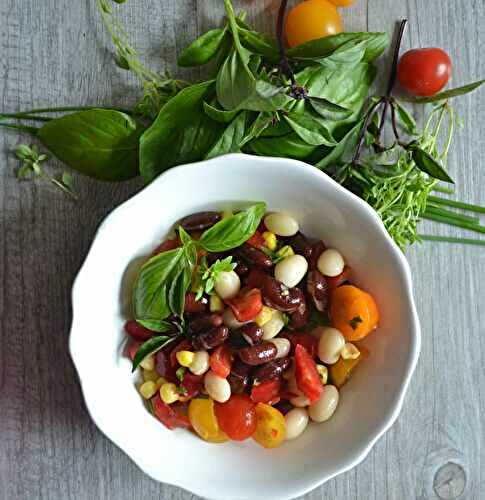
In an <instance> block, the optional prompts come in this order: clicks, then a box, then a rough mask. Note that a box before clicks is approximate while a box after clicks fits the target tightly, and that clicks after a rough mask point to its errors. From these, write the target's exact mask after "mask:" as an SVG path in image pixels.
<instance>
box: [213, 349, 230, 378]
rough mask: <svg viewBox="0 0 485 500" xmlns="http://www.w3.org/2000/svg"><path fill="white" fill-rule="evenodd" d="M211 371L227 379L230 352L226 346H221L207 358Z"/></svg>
mask: <svg viewBox="0 0 485 500" xmlns="http://www.w3.org/2000/svg"><path fill="white" fill-rule="evenodd" d="M209 365H210V367H211V370H212V371H213V372H214V373H215V374H216V375H219V377H222V378H227V377H228V376H229V374H230V373H231V366H232V352H231V349H230V347H229V346H228V345H226V344H222V345H220V346H219V347H218V348H217V349H215V350H214V351H213V352H212V354H211V355H210V358H209Z"/></svg>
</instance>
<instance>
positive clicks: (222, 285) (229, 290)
mask: <svg viewBox="0 0 485 500" xmlns="http://www.w3.org/2000/svg"><path fill="white" fill-rule="evenodd" d="M214 289H215V291H216V293H217V295H219V297H220V298H221V299H222V300H227V299H232V298H234V297H235V296H236V295H237V294H238V293H239V290H240V289H241V280H240V279H239V276H238V275H237V274H236V273H235V272H234V271H222V272H221V273H219V275H218V276H217V279H216V281H215V283H214Z"/></svg>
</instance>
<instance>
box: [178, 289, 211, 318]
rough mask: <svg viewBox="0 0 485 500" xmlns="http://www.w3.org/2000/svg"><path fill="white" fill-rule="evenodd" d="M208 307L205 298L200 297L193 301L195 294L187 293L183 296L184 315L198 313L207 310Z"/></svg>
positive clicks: (207, 301)
mask: <svg viewBox="0 0 485 500" xmlns="http://www.w3.org/2000/svg"><path fill="white" fill-rule="evenodd" d="M208 305H209V300H208V299H207V297H202V298H201V299H200V300H195V293H192V292H187V293H186V294H185V306H184V310H185V312H186V313H189V314H190V313H199V312H204V311H206V310H207V307H208Z"/></svg>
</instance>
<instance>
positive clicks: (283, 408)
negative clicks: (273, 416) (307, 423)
mask: <svg viewBox="0 0 485 500" xmlns="http://www.w3.org/2000/svg"><path fill="white" fill-rule="evenodd" d="M274 408H276V409H277V410H278V411H280V412H281V413H283V415H286V414H287V413H288V412H289V411H290V410H293V408H294V406H293V405H292V404H291V403H290V402H289V401H287V400H283V401H280V402H279V403H277V404H275V405H274Z"/></svg>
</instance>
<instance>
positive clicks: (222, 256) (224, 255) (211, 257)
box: [206, 252, 234, 265]
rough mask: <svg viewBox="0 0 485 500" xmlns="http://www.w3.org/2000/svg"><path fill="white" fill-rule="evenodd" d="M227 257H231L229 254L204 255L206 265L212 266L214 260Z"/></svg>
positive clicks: (214, 253)
mask: <svg viewBox="0 0 485 500" xmlns="http://www.w3.org/2000/svg"><path fill="white" fill-rule="evenodd" d="M229 255H231V254H230V253H229V252H210V253H208V254H207V255H206V259H207V264H209V265H212V264H214V262H215V261H216V260H222V259H225V258H226V257H229ZM233 260H234V259H233Z"/></svg>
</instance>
